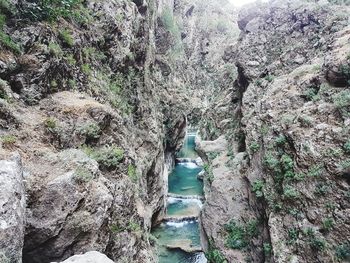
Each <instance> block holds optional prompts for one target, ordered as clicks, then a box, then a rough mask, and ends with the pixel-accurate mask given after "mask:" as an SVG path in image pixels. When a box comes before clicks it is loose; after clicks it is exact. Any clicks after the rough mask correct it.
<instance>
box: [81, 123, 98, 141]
mask: <svg viewBox="0 0 350 263" xmlns="http://www.w3.org/2000/svg"><path fill="white" fill-rule="evenodd" d="M79 133H80V134H81V135H85V136H86V138H87V139H90V140H93V139H98V138H100V136H101V128H100V126H98V125H97V124H96V123H88V124H85V125H84V126H82V127H80V128H79Z"/></svg>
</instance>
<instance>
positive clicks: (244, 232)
mask: <svg viewBox="0 0 350 263" xmlns="http://www.w3.org/2000/svg"><path fill="white" fill-rule="evenodd" d="M257 226H258V221H257V220H250V221H248V222H247V223H246V224H239V223H238V222H236V221H235V220H231V221H230V222H229V223H228V224H226V225H225V230H226V232H227V234H228V236H227V238H226V246H227V247H229V248H233V249H243V248H245V247H246V246H248V244H249V241H250V239H251V238H253V237H255V236H257V234H258V229H257Z"/></svg>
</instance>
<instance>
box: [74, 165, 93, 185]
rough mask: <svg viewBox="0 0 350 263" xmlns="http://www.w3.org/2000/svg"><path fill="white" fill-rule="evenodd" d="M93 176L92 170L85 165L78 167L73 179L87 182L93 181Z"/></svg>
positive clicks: (78, 181)
mask: <svg viewBox="0 0 350 263" xmlns="http://www.w3.org/2000/svg"><path fill="white" fill-rule="evenodd" d="M93 178H94V176H93V174H92V173H91V172H90V170H89V169H87V168H84V167H78V168H77V169H76V170H75V172H74V174H73V179H74V180H75V181H76V182H77V183H87V182H89V181H91V180H92V179H93Z"/></svg>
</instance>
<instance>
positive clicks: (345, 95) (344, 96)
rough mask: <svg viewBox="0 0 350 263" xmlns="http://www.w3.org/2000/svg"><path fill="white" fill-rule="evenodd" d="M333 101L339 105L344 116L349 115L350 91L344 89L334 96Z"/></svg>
mask: <svg viewBox="0 0 350 263" xmlns="http://www.w3.org/2000/svg"><path fill="white" fill-rule="evenodd" d="M333 102H334V104H335V106H336V107H337V109H338V111H339V112H340V113H341V114H342V115H343V116H348V115H349V107H350V91H349V90H342V91H341V92H339V93H338V94H337V95H334V96H333Z"/></svg>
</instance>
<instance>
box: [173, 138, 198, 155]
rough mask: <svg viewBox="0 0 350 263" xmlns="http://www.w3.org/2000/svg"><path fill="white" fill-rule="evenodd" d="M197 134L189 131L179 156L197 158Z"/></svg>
mask: <svg viewBox="0 0 350 263" xmlns="http://www.w3.org/2000/svg"><path fill="white" fill-rule="evenodd" d="M195 139H196V134H195V133H189V134H187V136H186V138H185V140H184V145H183V146H182V148H181V150H180V151H179V152H178V154H177V155H176V156H177V157H178V158H192V159H196V158H197V157H198V154H197V152H196V151H195V150H194V149H195V148H196V142H195Z"/></svg>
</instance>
